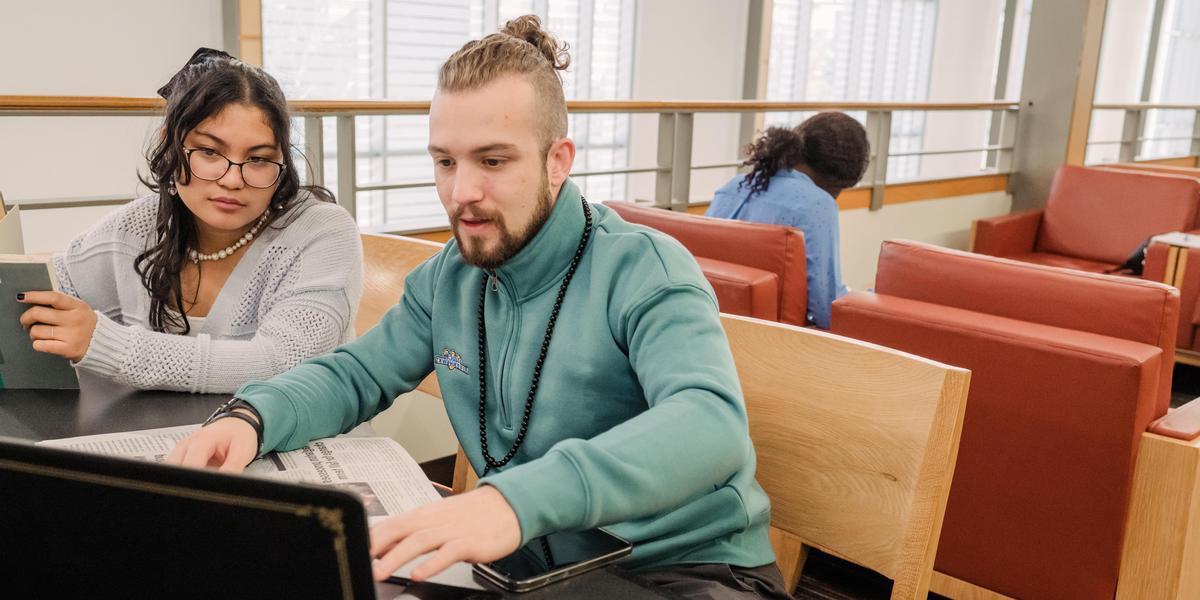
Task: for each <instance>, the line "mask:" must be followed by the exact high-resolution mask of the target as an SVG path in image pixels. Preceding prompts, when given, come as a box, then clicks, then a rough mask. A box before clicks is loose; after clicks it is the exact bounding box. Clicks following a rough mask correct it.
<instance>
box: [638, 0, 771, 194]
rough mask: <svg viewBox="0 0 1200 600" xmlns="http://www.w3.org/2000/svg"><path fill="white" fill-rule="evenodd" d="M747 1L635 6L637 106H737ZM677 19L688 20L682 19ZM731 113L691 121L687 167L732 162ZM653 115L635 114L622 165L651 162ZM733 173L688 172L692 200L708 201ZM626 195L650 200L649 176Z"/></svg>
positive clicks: (663, 0) (664, 1)
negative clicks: (721, 103) (643, 103)
mask: <svg viewBox="0 0 1200 600" xmlns="http://www.w3.org/2000/svg"><path fill="white" fill-rule="evenodd" d="M748 14H749V3H748V2H747V1H746V0H653V1H651V2H638V5H637V40H636V43H635V44H634V73H633V97H634V98H635V99H638V100H737V99H740V98H741V94H742V72H743V68H744V65H743V64H742V57H743V56H744V55H745V53H746V20H747V18H748ZM680 15H687V18H686V19H681V18H680ZM739 126H740V121H739V118H738V117H737V116H736V115H716V114H701V115H697V116H696V119H695V130H694V131H695V135H694V137H693V140H692V160H693V164H697V165H700V164H713V163H723V162H732V161H734V160H736V158H737V150H738V149H737V146H738V133H739V129H738V128H739ZM657 143H658V116H657V115H652V114H647V115H634V117H633V119H632V123H631V128H630V151H629V164H630V166H631V167H648V166H654V165H655V164H657V162H656V161H657V157H658V154H657V152H658V150H657V147H658V146H657ZM733 174H734V169H732V168H729V169H719V170H706V171H694V172H693V173H692V183H691V198H692V199H693V200H696V201H702V200H710V199H712V195H713V192H714V191H715V190H716V189H717V188H718V187H720V186H721V185H723V184H724V183H725V182H726V181H728V180H729V178H731V177H733ZM629 197H630V198H631V199H641V200H649V199H652V198H654V176H653V175H634V176H631V177H630V178H629Z"/></svg>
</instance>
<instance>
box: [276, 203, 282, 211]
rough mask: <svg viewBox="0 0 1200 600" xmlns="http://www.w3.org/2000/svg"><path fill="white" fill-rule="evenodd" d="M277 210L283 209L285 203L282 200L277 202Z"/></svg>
mask: <svg viewBox="0 0 1200 600" xmlns="http://www.w3.org/2000/svg"><path fill="white" fill-rule="evenodd" d="M275 210H283V203H282V202H278V203H276V204H275Z"/></svg>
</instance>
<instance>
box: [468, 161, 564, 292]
mask: <svg viewBox="0 0 1200 600" xmlns="http://www.w3.org/2000/svg"><path fill="white" fill-rule="evenodd" d="M464 208H465V207H460V208H459V209H458V210H457V211H455V213H454V215H453V216H452V217H451V218H450V224H451V226H452V228H453V230H454V239H455V240H456V241H457V242H458V251H459V252H460V253H461V254H462V257H463V260H464V261H466V263H467V264H469V265H473V266H476V267H479V268H481V269H495V268H496V267H499V266H500V265H502V264H504V263H505V262H508V259H510V258H512V257H514V256H516V255H517V253H518V252H520V251H521V249H523V248H524V247H525V245H526V244H528V243H529V240H531V239H533V236H535V235H537V233H538V232H539V231H541V230H542V226H543V225H545V224H546V221H547V220H548V219H550V210H551V208H552V207H551V198H550V180H549V177H547V176H546V171H545V170H544V169H543V170H542V181H541V184H540V185H539V186H538V201H537V206H535V207H534V209H533V210H534V213H533V219H532V220H531V221H530V222H529V225H528V226H527V227H525V230H524V231H521V232H518V233H513V232H512V231H510V230H509V229H508V226H507V225H506V224H505V223H504V217H503V216H502V215H501V214H500V213H499V212H496V213H492V214H489V213H481V212H479V210H478V209H475V210H472V211H471V216H472V217H476V218H484V219H488V220H490V221H491V222H492V223H493V224H494V225H495V226H496V230H497V231H498V232H499V234H500V243H499V245H498V246H496V247H495V248H494V249H492V250H490V251H488V250H485V249H484V244H485V240H483V239H480V238H467V239H463V238H462V237H460V236H459V235H458V223H459V219H461V218H462V216H463V212H464Z"/></svg>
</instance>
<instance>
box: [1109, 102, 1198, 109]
mask: <svg viewBox="0 0 1200 600" xmlns="http://www.w3.org/2000/svg"><path fill="white" fill-rule="evenodd" d="M1154 109H1157V110H1200V104H1155V103H1153V102H1133V103H1130V104H1093V105H1092V110H1154Z"/></svg>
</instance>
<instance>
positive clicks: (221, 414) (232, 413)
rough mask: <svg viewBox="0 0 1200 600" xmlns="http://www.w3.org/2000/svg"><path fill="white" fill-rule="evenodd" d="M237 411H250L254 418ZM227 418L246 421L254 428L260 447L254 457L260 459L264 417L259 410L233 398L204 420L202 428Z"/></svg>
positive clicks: (239, 399)
mask: <svg viewBox="0 0 1200 600" xmlns="http://www.w3.org/2000/svg"><path fill="white" fill-rule="evenodd" d="M237 409H242V410H246V411H249V412H250V413H252V414H253V416H251V415H248V414H246V413H243V412H237ZM225 417H234V418H235V419H241V420H242V421H245V422H246V423H248V424H249V425H250V426H251V427H253V428H254V435H255V437H256V438H258V446H257V450H256V452H255V454H254V457H255V458H258V457H259V456H260V455H262V446H263V425H262V415H260V414H259V413H258V410H257V409H255V408H254V406H253V405H251V404H250V403H249V402H246V401H245V400H242V399H241V398H238V397H233V398H230V399H229V400H226V401H225V403H224V404H222V405H221V406H219V407H217V410H215V411H213V413H212V414H211V415H209V417H208V418H207V419H205V420H204V424H203V425H201V427H207V426H208V425H209V424H210V423H212V422H213V421H218V420H220V419H224V418H225Z"/></svg>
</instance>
